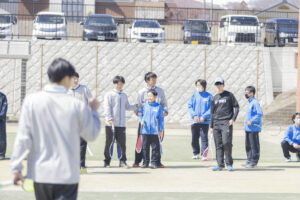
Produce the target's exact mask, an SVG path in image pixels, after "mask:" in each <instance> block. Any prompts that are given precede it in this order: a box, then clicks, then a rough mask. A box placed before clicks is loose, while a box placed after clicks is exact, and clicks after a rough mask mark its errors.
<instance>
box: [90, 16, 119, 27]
mask: <svg viewBox="0 0 300 200" xmlns="http://www.w3.org/2000/svg"><path fill="white" fill-rule="evenodd" d="M85 24H86V25H89V26H113V25H115V20H114V19H113V18H112V17H88V18H87V20H86V22H85Z"/></svg>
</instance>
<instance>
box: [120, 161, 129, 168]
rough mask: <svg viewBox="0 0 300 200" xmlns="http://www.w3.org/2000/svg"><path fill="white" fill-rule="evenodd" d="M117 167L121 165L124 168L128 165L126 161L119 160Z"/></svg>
mask: <svg viewBox="0 0 300 200" xmlns="http://www.w3.org/2000/svg"><path fill="white" fill-rule="evenodd" d="M119 167H122V168H125V169H128V168H129V166H128V165H127V163H126V162H125V161H120V165H119Z"/></svg>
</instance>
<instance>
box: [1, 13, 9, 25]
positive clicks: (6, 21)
mask: <svg viewBox="0 0 300 200" xmlns="http://www.w3.org/2000/svg"><path fill="white" fill-rule="evenodd" d="M9 23H10V16H5V15H0V24H9Z"/></svg>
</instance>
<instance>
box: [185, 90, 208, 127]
mask: <svg viewBox="0 0 300 200" xmlns="http://www.w3.org/2000/svg"><path fill="white" fill-rule="evenodd" d="M212 98H213V96H212V95H211V94H210V93H208V92H206V91H204V92H202V93H200V92H195V93H194V94H193V95H192V96H191V98H190V100H189V103H188V109H189V112H190V115H191V120H192V123H195V122H194V117H195V116H198V117H199V119H200V118H201V117H204V119H205V121H204V122H201V123H202V124H209V123H210V106H211V101H212ZM199 123H200V122H199Z"/></svg>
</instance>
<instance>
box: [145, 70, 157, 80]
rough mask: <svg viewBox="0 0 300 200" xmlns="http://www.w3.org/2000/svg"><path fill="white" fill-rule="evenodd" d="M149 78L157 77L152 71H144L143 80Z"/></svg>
mask: <svg viewBox="0 0 300 200" xmlns="http://www.w3.org/2000/svg"><path fill="white" fill-rule="evenodd" d="M150 78H157V75H156V74H155V73H153V72H148V73H146V74H145V77H144V80H145V82H147V81H149V80H150Z"/></svg>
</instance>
